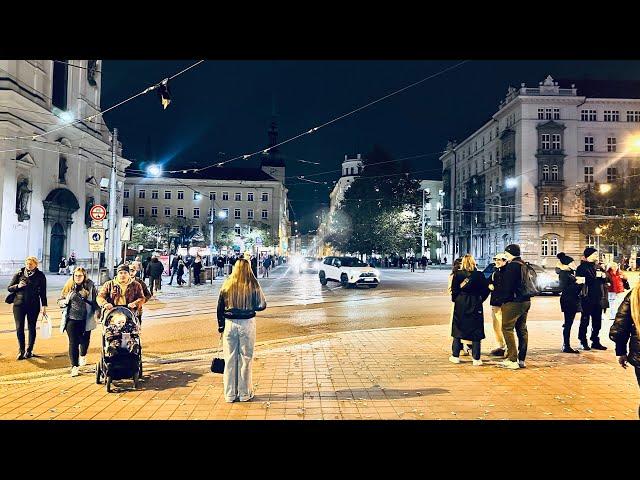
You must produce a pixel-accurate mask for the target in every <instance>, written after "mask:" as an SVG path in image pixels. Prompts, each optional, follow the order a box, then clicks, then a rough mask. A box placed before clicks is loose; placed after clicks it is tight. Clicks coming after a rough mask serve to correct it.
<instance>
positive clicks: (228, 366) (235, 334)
mask: <svg viewBox="0 0 640 480" xmlns="http://www.w3.org/2000/svg"><path fill="white" fill-rule="evenodd" d="M255 343H256V319H255V317H254V318H248V319H237V320H236V319H233V318H227V319H225V328H224V333H223V334H222V350H223V352H224V375H223V384H224V398H225V400H227V401H228V402H231V401H233V400H235V399H236V398H239V399H240V401H241V402H244V401H247V400H249V399H250V398H251V397H252V396H253V383H252V376H251V365H252V363H253V348H254V346H255Z"/></svg>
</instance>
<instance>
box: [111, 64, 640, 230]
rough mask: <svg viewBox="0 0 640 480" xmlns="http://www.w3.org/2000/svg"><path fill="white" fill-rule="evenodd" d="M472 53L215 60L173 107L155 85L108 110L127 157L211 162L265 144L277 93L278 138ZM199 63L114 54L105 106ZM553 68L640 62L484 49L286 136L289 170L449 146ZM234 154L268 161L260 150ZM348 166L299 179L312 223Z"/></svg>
mask: <svg viewBox="0 0 640 480" xmlns="http://www.w3.org/2000/svg"><path fill="white" fill-rule="evenodd" d="M460 60H461V59H453V60H451V61H443V60H438V61H248V60H243V61H216V60H212V61H207V62H205V63H202V64H201V65H199V66H197V67H196V68H194V69H192V70H189V71H188V72H186V73H185V74H183V75H181V76H179V77H177V78H176V79H174V80H173V81H171V82H170V84H169V86H170V89H171V96H172V102H171V104H170V105H169V107H168V108H167V109H166V110H164V111H163V110H162V106H161V105H160V101H159V99H158V97H157V94H156V92H151V93H149V94H147V95H144V96H142V97H138V98H137V99H135V100H133V101H131V102H128V103H127V104H125V105H123V106H121V107H119V108H117V109H115V110H113V111H112V112H108V113H107V114H106V115H105V119H106V121H107V124H108V125H109V128H113V127H117V128H118V130H119V137H120V140H121V141H122V142H123V145H124V155H125V157H126V158H128V159H130V160H134V161H135V162H136V164H137V165H138V166H139V165H140V163H142V162H158V163H161V164H162V165H163V167H164V168H165V169H174V168H182V167H202V166H205V165H210V164H212V163H215V162H217V161H220V160H219V159H220V158H232V157H235V156H238V155H241V154H245V153H252V152H255V151H257V150H260V149H263V148H265V147H266V146H267V144H268V137H267V130H268V128H269V125H270V122H271V118H272V105H273V103H274V100H275V108H276V113H277V117H276V119H277V123H278V130H279V137H278V140H279V141H282V140H285V139H287V138H289V137H292V136H294V135H297V134H299V133H301V132H303V131H306V130H309V129H310V128H313V127H315V126H317V125H320V124H322V123H324V122H326V121H328V120H331V119H333V118H335V117H338V116H340V115H342V114H344V113H346V112H349V111H351V110H353V109H355V108H358V107H360V106H361V105H364V104H366V103H368V102H371V101H372V100H375V99H377V98H379V97H382V96H384V95H386V94H388V93H391V92H392V91H395V90H398V89H400V88H402V87H404V86H407V85H409V84H411V83H413V82H416V81H418V80H421V79H422V78H424V77H427V76H429V75H431V74H433V73H436V72H438V71H440V70H442V69H444V68H446V67H448V66H451V65H454V64H455V63H458V62H459V61H460ZM192 63H194V60H189V61H182V60H180V61H168V60H163V61H156V60H154V61H146V60H145V61H140V60H135V61H134V60H126V61H117V60H105V61H104V62H103V66H102V108H103V109H104V108H107V107H109V106H111V105H113V104H115V103H118V102H119V101H121V100H123V99H125V98H128V97H129V96H131V95H133V94H135V93H138V92H139V91H141V90H143V89H144V88H146V87H148V86H150V85H152V84H155V83H157V82H159V81H160V80H162V79H163V78H165V77H169V76H171V75H173V74H174V73H177V72H178V71H180V70H182V69H183V68H185V67H187V66H188V65H190V64H192ZM548 74H550V75H551V76H553V77H554V78H556V79H557V78H572V79H576V80H577V79H581V78H593V79H629V80H640V62H639V61H628V60H625V61H593V60H591V61H560V60H553V61H540V60H535V61H533V60H529V61H507V60H488V61H485V60H472V61H470V62H468V63H466V64H464V65H462V66H460V67H458V68H456V69H454V70H451V71H449V72H447V73H444V74H443V75H441V76H439V77H436V78H434V79H431V80H427V81H426V82H424V83H422V84H420V85H418V86H416V87H414V88H411V89H409V90H407V91H405V92H402V93H400V94H398V95H395V96H393V97H391V98H389V99H386V100H384V101H382V102H380V103H377V104H375V105H373V106H371V107H369V108H367V109H365V110H362V111H360V112H358V113H356V114H354V115H352V116H350V117H347V118H345V119H343V120H340V121H339V122H336V123H333V124H332V125H329V126H328V127H325V128H323V129H321V130H319V131H318V132H316V133H314V134H312V135H308V136H305V137H302V138H300V139H298V140H295V141H293V142H290V143H288V144H286V145H283V146H282V147H280V152H281V154H282V155H283V156H284V157H285V160H286V162H287V170H286V175H287V177H291V176H295V175H309V174H313V173H316V172H324V171H326V170H335V169H339V166H340V162H341V161H342V159H343V158H344V155H345V154H348V155H354V154H356V153H362V154H366V153H367V152H368V151H370V150H371V149H372V147H373V146H374V145H380V146H381V147H383V148H384V149H385V150H387V151H388V152H389V153H390V154H391V155H392V156H393V158H401V157H409V156H414V155H421V154H425V153H432V152H439V151H442V150H443V149H444V147H445V146H446V143H447V140H448V139H450V138H455V139H458V140H462V139H463V138H465V137H466V136H467V135H469V134H471V133H473V131H475V130H476V129H477V128H479V127H480V126H481V125H482V124H483V123H484V122H486V121H487V120H488V119H489V118H490V116H491V115H492V114H493V113H495V111H496V110H497V106H498V103H499V102H500V100H502V99H503V98H504V96H505V94H506V91H507V88H508V86H509V85H513V86H515V87H519V85H520V83H521V82H525V83H526V84H527V86H529V87H535V86H537V85H538V82H540V81H542V80H544V78H545V77H546V76H547V75H548ZM560 86H561V87H562V88H569V87H570V86H569V85H564V84H562V85H560ZM578 94H580V91H578ZM221 152H222V154H224V157H221ZM438 156H439V155H438V154H433V155H431V156H427V157H422V158H418V159H414V160H411V161H410V165H411V167H412V169H413V170H414V171H416V172H420V173H417V175H419V176H421V177H423V178H431V179H440V178H441V174H440V170H441V166H440V163H439V161H438ZM299 160H306V161H310V162H318V163H319V164H320V165H313V164H309V163H303V162H300V161H299ZM227 165H228V166H235V167H243V166H245V167H256V166H258V165H259V158H258V157H252V159H250V160H245V161H243V160H237V161H234V162H231V163H229V164H227ZM134 167H135V165H134ZM137 168H139V167H137ZM339 175H340V174H339V172H335V173H329V174H327V175H324V176H320V177H311V178H313V179H314V180H320V181H328V182H329V186H325V185H315V184H300V181H299V180H296V179H295V178H290V179H288V180H287V186H288V188H289V198H290V200H291V202H292V205H293V209H294V212H295V215H296V220H298V221H299V222H300V224H301V227H302V228H301V229H302V231H303V232H304V231H306V230H308V229H313V228H315V227H316V225H315V215H316V211H317V209H318V208H320V207H321V206H322V205H321V203H324V204H326V205H328V202H329V191H330V188H329V187H330V186H332V182H333V181H334V180H336V179H337V178H338V177H339Z"/></svg>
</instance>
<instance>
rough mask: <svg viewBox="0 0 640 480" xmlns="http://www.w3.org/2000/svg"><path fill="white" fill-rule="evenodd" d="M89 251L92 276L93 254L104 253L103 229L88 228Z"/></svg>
mask: <svg viewBox="0 0 640 480" xmlns="http://www.w3.org/2000/svg"><path fill="white" fill-rule="evenodd" d="M87 232H88V234H89V251H90V252H91V275H92V276H93V259H94V255H93V254H94V253H95V252H98V253H100V252H104V237H105V230H104V228H89V229H87Z"/></svg>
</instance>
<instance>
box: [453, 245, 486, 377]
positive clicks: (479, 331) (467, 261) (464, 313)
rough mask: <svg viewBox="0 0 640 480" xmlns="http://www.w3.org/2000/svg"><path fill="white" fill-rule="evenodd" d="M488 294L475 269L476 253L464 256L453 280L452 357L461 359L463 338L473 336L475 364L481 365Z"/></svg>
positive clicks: (484, 279)
mask: <svg viewBox="0 0 640 480" xmlns="http://www.w3.org/2000/svg"><path fill="white" fill-rule="evenodd" d="M488 296H489V285H488V282H487V279H486V278H485V277H484V275H483V274H482V272H479V271H478V270H477V269H476V261H475V260H474V258H473V256H471V255H469V254H467V255H465V256H464V257H462V263H461V265H460V270H458V271H457V272H455V274H454V276H453V281H452V282H451V300H452V301H453V302H454V307H453V321H452V323H451V336H452V337H453V345H452V355H451V357H449V361H451V362H452V363H460V358H459V357H460V351H461V350H462V340H463V339H464V340H471V342H472V343H471V355H472V357H473V364H474V365H476V366H478V365H482V360H480V342H481V340H482V339H483V338H484V310H483V307H482V303H483V302H484V301H485V300H486V298H487V297H488Z"/></svg>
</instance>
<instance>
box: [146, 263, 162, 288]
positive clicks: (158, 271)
mask: <svg viewBox="0 0 640 480" xmlns="http://www.w3.org/2000/svg"><path fill="white" fill-rule="evenodd" d="M148 269H149V291H150V292H151V295H152V296H153V290H154V289H155V290H156V291H158V292H159V291H160V290H161V289H162V272H163V271H164V265H162V262H160V260H158V257H155V256H154V257H153V258H152V259H151V261H150V262H149V267H148Z"/></svg>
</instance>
